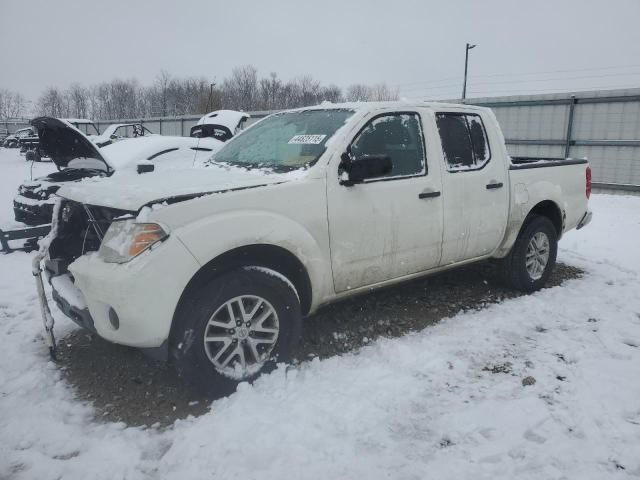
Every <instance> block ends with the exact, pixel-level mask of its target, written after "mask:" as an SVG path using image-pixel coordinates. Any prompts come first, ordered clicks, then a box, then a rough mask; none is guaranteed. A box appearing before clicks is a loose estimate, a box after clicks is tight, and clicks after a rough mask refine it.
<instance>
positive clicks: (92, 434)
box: [0, 149, 640, 480]
mask: <svg viewBox="0 0 640 480" xmlns="http://www.w3.org/2000/svg"><path fill="white" fill-rule="evenodd" d="M20 162H24V160H22V158H21V157H20V160H18V157H17V152H15V151H10V152H7V151H6V150H2V149H0V201H1V202H2V203H0V225H4V224H5V223H6V222H10V221H11V211H10V207H11V205H10V199H11V197H12V196H13V192H15V190H16V188H17V185H18V183H19V182H20V180H21V179H22V177H24V176H28V169H27V166H26V165H25V164H24V163H20ZM40 167H41V166H39V168H40ZM42 168H44V166H42ZM592 208H593V210H594V213H595V216H594V220H593V222H592V224H591V225H589V226H588V227H587V228H585V229H584V230H583V231H580V232H571V233H570V234H568V235H567V236H566V237H565V238H564V239H563V240H562V242H561V249H560V253H559V256H560V259H561V260H562V261H563V262H565V263H568V264H572V265H576V266H579V267H580V268H582V269H584V270H585V271H586V272H587V273H586V275H585V276H584V277H583V278H582V279H579V280H572V281H569V282H567V283H565V284H564V285H563V286H562V287H557V288H553V289H548V290H544V291H541V292H538V293H536V294H534V295H530V296H525V297H520V298H517V299H513V300H508V301H505V302H504V303H502V304H499V305H494V306H491V307H489V308H487V309H486V310H482V311H479V312H470V313H464V314H460V315H457V316H456V317H454V318H450V319H448V320H446V321H444V322H442V323H440V324H438V325H437V326H435V327H431V328H427V329H425V330H424V331H422V332H420V333H416V334H413V335H408V336H406V337H404V338H399V339H392V340H385V339H383V340H379V341H377V342H374V343H373V344H371V345H369V346H367V347H365V348H362V349H361V350H360V351H358V352H356V353H353V354H349V355H345V356H341V357H333V358H330V359H327V360H323V361H318V360H315V361H310V362H307V363H305V364H302V365H301V366H300V367H298V368H295V369H291V368H290V369H288V370H287V369H284V368H281V369H279V370H277V371H275V372H274V373H272V374H271V375H269V376H265V377H262V378H261V379H259V380H258V381H257V382H256V383H255V384H254V385H253V386H249V385H243V386H242V388H240V390H239V391H238V392H237V393H235V394H234V395H232V396H230V397H229V398H225V399H222V400H219V401H216V402H214V403H213V404H212V406H211V411H210V412H209V413H207V414H205V415H204V416H202V417H199V418H189V419H187V420H184V421H178V422H176V423H175V424H174V426H172V427H170V428H168V429H164V430H161V429H158V428H149V429H144V428H132V427H127V426H125V425H124V424H114V423H102V422H98V421H96V420H94V417H93V410H92V406H91V405H90V404H86V403H81V402H79V401H77V400H75V399H74V392H73V391H72V389H71V388H70V387H69V386H68V385H67V384H66V383H65V381H64V380H63V379H62V375H61V373H60V372H59V370H58V367H57V366H56V365H55V364H53V363H51V362H49V361H48V354H47V349H46V347H45V346H44V344H43V342H42V338H41V335H40V328H41V327H40V317H39V313H38V308H37V304H36V293H35V288H34V282H33V278H32V276H31V274H30V268H29V263H30V258H31V257H30V255H27V254H22V253H14V254H11V255H6V256H3V255H0V342H1V343H0V478H15V479H32V478H38V479H39V480H45V479H57V478H65V479H69V478H72V479H75V478H79V479H85V478H96V479H103V478H104V479H121V478H127V479H146V478H168V479H173V478H175V479H185V478H224V479H233V478H242V479H250V478H260V479H270V478H274V479H275V478H277V479H282V478H292V479H301V478H305V479H306V478H309V479H316V478H327V479H336V478H350V479H351V478H367V479H372V478H394V479H395V478H402V479H425V478H456V479H457V478H469V479H484V478H487V479H489V478H491V479H494V478H505V479H514V478H518V479H581V480H583V479H603V478H614V479H616V478H621V479H622V478H637V477H639V476H640V275H639V271H640V250H639V247H638V245H639V243H638V238H640V214H639V213H638V212H640V198H638V197H626V196H604V195H602V196H598V195H596V196H594V197H593V199H592ZM57 318H58V323H57V326H56V331H57V334H58V337H59V338H62V336H64V334H65V332H69V331H71V329H73V328H74V327H73V326H72V324H71V323H70V322H69V321H67V320H66V319H64V318H62V316H61V315H57ZM526 377H533V378H534V379H535V384H533V385H529V386H523V384H522V380H523V379H524V378H526Z"/></svg>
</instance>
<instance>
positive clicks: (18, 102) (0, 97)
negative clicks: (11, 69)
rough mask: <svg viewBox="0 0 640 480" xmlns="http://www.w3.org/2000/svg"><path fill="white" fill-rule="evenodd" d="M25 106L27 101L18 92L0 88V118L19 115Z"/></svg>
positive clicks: (4, 118)
mask: <svg viewBox="0 0 640 480" xmlns="http://www.w3.org/2000/svg"><path fill="white" fill-rule="evenodd" d="M26 106H27V101H26V100H25V98H24V97H23V96H22V95H21V94H20V93H18V92H12V91H11V90H7V89H6V88H0V119H2V120H7V119H9V118H18V117H20V116H21V115H22V114H23V113H24V111H25V109H26Z"/></svg>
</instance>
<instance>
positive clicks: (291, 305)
mask: <svg viewBox="0 0 640 480" xmlns="http://www.w3.org/2000/svg"><path fill="white" fill-rule="evenodd" d="M301 317H302V315H301V312H300V301H299V300H298V296H297V293H296V292H295V290H294V289H293V287H292V285H291V284H290V283H289V282H288V281H286V279H284V278H283V277H282V276H281V275H280V274H278V273H276V272H272V271H270V270H267V269H263V268H261V267H245V268H242V269H239V270H235V271H232V272H229V273H226V274H224V275H221V276H219V277H216V278H214V279H213V280H210V281H208V282H206V283H205V284H204V285H202V286H201V287H200V288H198V289H197V290H194V291H193V292H191V293H190V294H188V297H187V298H186V299H185V301H183V302H182V307H181V308H180V311H179V312H178V314H177V315H176V319H175V325H174V328H173V331H172V335H171V337H172V338H171V352H172V355H173V359H174V362H175V365H176V367H177V369H178V372H179V373H180V375H181V376H182V377H183V378H184V379H185V380H186V381H187V382H188V383H189V384H191V385H192V386H194V387H195V388H197V389H198V390H200V391H202V392H204V393H206V394H208V395H213V396H217V395H225V394H228V393H231V392H233V391H234V390H235V387H236V386H237V384H238V383H240V382H242V381H252V380H254V379H255V378H257V377H258V376H259V375H260V374H261V373H264V372H268V371H270V370H272V369H273V368H274V367H275V366H276V364H277V363H279V362H285V363H286V362H289V361H290V360H291V359H292V356H293V349H294V347H295V344H296V342H297V340H298V337H299V335H300V328H301Z"/></svg>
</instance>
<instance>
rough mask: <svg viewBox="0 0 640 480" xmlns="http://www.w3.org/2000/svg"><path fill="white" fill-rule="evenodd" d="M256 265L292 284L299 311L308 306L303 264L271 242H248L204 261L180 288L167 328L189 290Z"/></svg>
mask: <svg viewBox="0 0 640 480" xmlns="http://www.w3.org/2000/svg"><path fill="white" fill-rule="evenodd" d="M248 266H258V267H264V268H268V269H271V270H274V271H276V272H278V273H280V274H281V275H283V276H284V277H286V278H287V279H288V280H289V281H290V282H291V283H292V284H293V286H294V287H295V289H296V291H297V294H298V297H299V298H300V308H301V310H302V314H303V315H306V314H307V313H309V311H310V309H311V302H312V285H311V279H310V277H309V273H308V272H307V269H306V267H305V266H304V264H303V263H302V262H301V261H300V260H299V259H298V258H297V257H296V256H295V255H294V254H293V253H291V252H290V251H289V250H287V249H285V248H283V247H280V246H277V245H272V244H252V245H245V246H242V247H237V248H234V249H232V250H229V251H227V252H225V253H222V254H220V255H218V256H217V257H215V258H213V259H212V260H210V261H209V262H207V263H206V264H204V265H203V266H202V267H201V268H200V269H199V270H198V271H197V272H196V273H195V274H194V275H193V277H191V280H189V283H187V286H186V287H185V289H184V290H183V292H182V294H181V296H180V300H179V301H178V304H177V306H176V310H175V312H174V318H173V322H172V325H171V331H172V332H173V328H174V326H175V324H176V322H175V319H176V315H178V313H179V312H180V310H181V307H182V305H183V304H184V302H185V301H186V300H187V299H188V297H189V295H190V293H191V292H193V291H194V290H195V289H196V288H198V287H199V286H200V285H202V284H203V283H204V282H208V281H210V280H212V279H214V278H216V277H218V276H220V275H222V274H224V273H227V272H230V271H232V270H236V269H238V268H242V267H248Z"/></svg>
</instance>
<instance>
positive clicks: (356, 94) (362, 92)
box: [347, 83, 369, 102]
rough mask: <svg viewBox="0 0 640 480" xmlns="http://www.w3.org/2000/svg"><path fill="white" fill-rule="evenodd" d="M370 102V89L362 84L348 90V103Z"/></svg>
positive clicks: (351, 86)
mask: <svg viewBox="0 0 640 480" xmlns="http://www.w3.org/2000/svg"><path fill="white" fill-rule="evenodd" d="M368 100H369V87H367V86H366V85H363V84H361V83H356V84H354V85H350V86H349V87H348V88H347V101H348V102H367V101H368Z"/></svg>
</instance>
